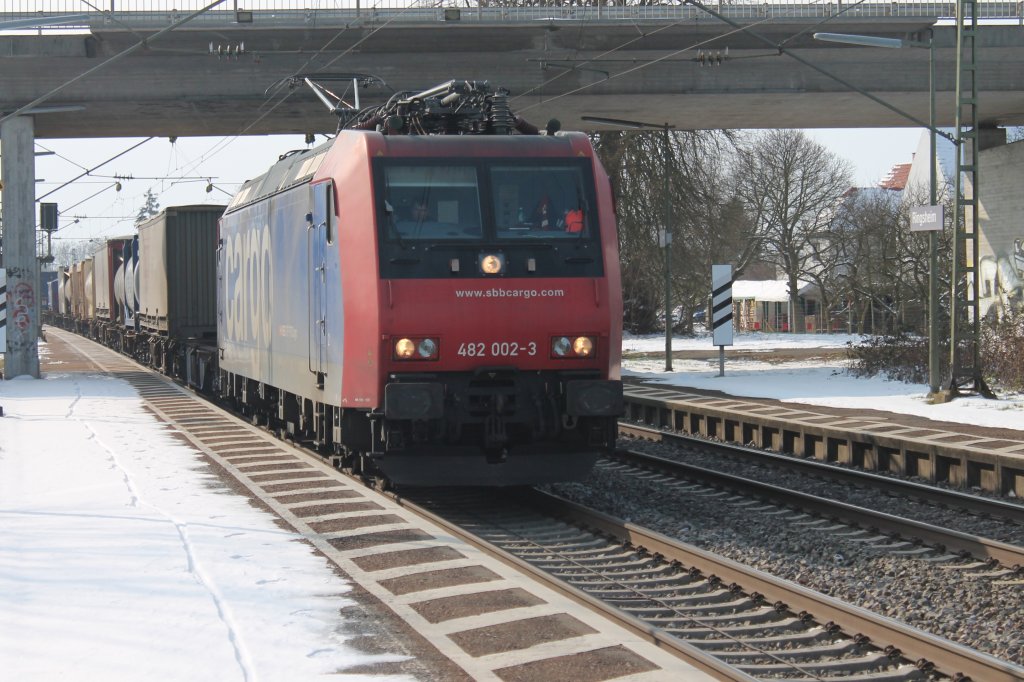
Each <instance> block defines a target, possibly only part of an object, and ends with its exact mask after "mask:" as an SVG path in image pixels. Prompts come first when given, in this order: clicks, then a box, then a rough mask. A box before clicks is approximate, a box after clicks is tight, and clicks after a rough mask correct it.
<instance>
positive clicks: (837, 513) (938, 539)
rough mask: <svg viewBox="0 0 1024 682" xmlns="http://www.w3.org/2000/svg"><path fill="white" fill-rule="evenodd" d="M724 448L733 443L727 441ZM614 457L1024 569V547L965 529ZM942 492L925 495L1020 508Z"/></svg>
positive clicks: (988, 508)
mask: <svg viewBox="0 0 1024 682" xmlns="http://www.w3.org/2000/svg"><path fill="white" fill-rule="evenodd" d="M723 449H731V448H729V446H723ZM778 459H779V458H776V460H775V461H776V462H778ZM790 459H791V458H790ZM613 460H614V461H618V462H621V463H623V464H625V465H627V466H633V467H637V468H639V469H642V470H646V471H657V472H659V473H663V474H666V475H668V476H671V477H673V478H676V479H685V480H691V481H699V482H701V483H702V484H705V485H710V486H712V487H714V488H717V489H724V490H730V491H733V492H735V493H737V494H741V495H744V496H747V497H749V498H751V499H752V500H757V501H763V502H768V503H770V504H771V505H773V508H774V505H778V506H781V507H784V508H789V509H794V510H799V511H803V512H806V513H808V514H812V515H814V516H816V517H817V518H819V519H821V520H822V521H823V522H827V521H842V522H843V523H845V524H848V525H851V526H855V527H858V528H861V529H863V530H864V531H865V532H870V533H875V534H876V537H878V538H879V539H881V540H884V541H887V542H891V541H892V539H893V538H899V539H902V540H910V541H912V542H914V543H915V544H925V545H930V546H931V547H933V548H935V550H936V551H937V553H939V554H942V553H943V552H950V553H952V554H953V555H961V556H962V555H970V556H972V557H975V558H977V559H980V560H982V561H985V562H993V563H998V564H999V565H1000V566H1003V567H1005V568H1007V569H1011V570H1013V571H1016V570H1019V569H1021V568H1024V547H1020V546H1018V545H1013V544H1009V543H1005V542H999V541H997V540H992V539H989V538H985V537H980V536H978V535H972V534H968V533H963V532H960V531H956V530H952V529H949V528H944V527H941V526H937V525H934V524H930V523H922V522H920V521H914V520H911V519H907V518H902V517H900V516H895V515H892V514H887V513H883V512H879V511H875V510H871V509H865V508H863V507H858V506H855V505H852V504H846V503H844V502H840V501H838V500H833V499H827V498H823V497H820V496H817V495H809V494H806V493H801V492H798V491H795V490H792V489H789V488H785V487H782V486H777V485H770V484H767V483H763V482H760V481H756V480H752V479H750V478H745V477H740V476H735V475H731V474H725V473H722V472H720V471H714V470H712V469H707V468H704V467H699V466H693V465H689V464H685V463H682V462H676V461H671V460H668V459H664V458H661V457H656V456H653V455H648V454H644V453H640V452H633V451H628V450H620V451H618V452H616V454H615V456H614V457H613ZM797 462H798V461H797ZM798 463H799V462H798ZM804 464H806V463H804ZM783 466H784V464H783ZM829 469H832V470H835V471H836V472H837V473H839V474H840V477H841V478H843V479H846V480H849V479H850V478H857V479H858V483H859V484H861V485H870V483H871V482H872V481H873V480H874V479H878V478H882V477H880V476H876V475H871V474H867V475H865V476H864V477H863V478H861V477H858V476H851V474H857V473H859V472H849V471H842V470H838V469H836V468H835V467H818V468H816V470H815V471H816V473H817V474H818V475H824V476H829V475H830V473H831V472H829V471H828V470H829ZM885 483H886V487H887V488H888V489H890V490H894V491H902V490H906V492H907V494H908V496H909V495H912V494H914V493H915V492H916V491H917V489H918V488H921V487H924V486H917V485H909V486H906V487H905V488H904V487H903V486H902V485H900V484H901V483H903V482H900V481H893V480H891V479H886V480H885ZM942 493H945V494H942V495H939V494H937V493H936V492H934V491H933V492H929V493H927V495H926V496H927V498H928V499H929V500H930V501H934V500H936V499H940V500H942V501H943V502H945V504H947V505H955V504H959V503H960V502H963V504H964V505H965V506H967V507H969V508H970V509H971V510H972V511H973V512H975V513H978V510H985V513H986V514H989V515H997V514H999V513H1000V512H1001V511H1002V510H1004V509H1005V508H1006V507H1008V506H1009V507H1010V508H1011V509H1014V510H1015V511H1020V508H1018V507H1015V506H1013V505H1006V504H1005V503H1002V502H1000V501H999V500H986V499H984V498H974V497H972V496H969V495H963V494H961V493H955V492H953V491H942ZM878 534H880V535H878ZM882 536H889V537H882ZM1007 573H1008V572H1007Z"/></svg>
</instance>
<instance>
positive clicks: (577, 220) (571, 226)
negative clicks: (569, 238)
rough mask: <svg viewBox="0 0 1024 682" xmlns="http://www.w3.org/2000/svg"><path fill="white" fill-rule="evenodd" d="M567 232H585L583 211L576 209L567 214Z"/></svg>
mask: <svg viewBox="0 0 1024 682" xmlns="http://www.w3.org/2000/svg"><path fill="white" fill-rule="evenodd" d="M565 231H566V232H575V233H580V232H583V209H581V208H574V209H572V210H571V211H566V212H565Z"/></svg>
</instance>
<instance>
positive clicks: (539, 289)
mask: <svg viewBox="0 0 1024 682" xmlns="http://www.w3.org/2000/svg"><path fill="white" fill-rule="evenodd" d="M371 128H372V129H371ZM516 128H518V129H519V130H521V131H526V132H527V133H530V132H536V129H532V130H531V128H530V127H529V126H528V125H526V124H523V123H522V122H521V121H520V120H519V119H518V118H517V117H515V116H513V115H512V114H511V113H510V112H509V111H508V108H507V105H506V104H505V99H504V93H502V92H501V91H497V92H496V91H493V90H491V89H490V88H489V87H487V86H486V84H479V83H462V84H459V83H454V82H453V83H449V84H445V85H444V86H441V87H439V88H435V89H433V90H430V91H427V92H425V93H418V94H414V93H405V94H404V95H401V96H396V97H395V98H392V101H391V102H390V103H389V104H388V105H386V106H385V107H382V108H380V109H378V110H375V111H372V112H369V113H366V114H364V115H362V116H361V117H357V118H354V119H353V120H352V121H350V122H349V127H347V128H345V127H343V128H342V129H341V130H340V131H339V133H338V135H337V136H336V137H335V138H334V139H333V140H331V141H330V142H328V143H326V144H324V145H322V146H320V147H317V148H314V149H311V150H307V151H302V152H296V153H293V154H291V155H287V156H285V157H283V158H282V159H281V160H280V161H279V162H278V163H277V164H276V165H275V166H273V167H272V168H271V169H270V170H269V171H268V172H267V173H266V174H265V175H263V176H261V177H259V178H256V179H255V180H252V181H250V182H248V183H246V184H245V185H244V186H243V187H242V189H241V190H240V191H239V193H238V194H237V195H236V196H235V197H234V198H233V199H232V201H231V203H230V205H229V206H228V208H227V210H226V212H225V214H224V216H223V218H222V220H221V229H220V239H219V252H218V253H219V255H218V292H217V301H218V348H219V369H220V389H221V392H222V394H223V395H225V396H226V397H228V398H230V399H232V400H233V401H235V402H236V403H237V404H238V405H239V406H240V407H241V409H243V410H244V411H246V412H248V413H250V414H251V415H252V416H253V418H254V419H255V420H257V421H262V420H265V421H266V422H267V423H268V424H269V425H271V426H272V427H275V428H279V429H281V430H282V431H284V432H287V433H290V434H292V435H294V436H295V437H298V438H304V439H310V440H313V441H314V442H315V443H316V444H317V445H318V446H320V448H321V449H322V450H323V451H324V452H326V453H329V454H331V455H334V456H337V457H339V458H340V462H341V463H342V464H343V465H344V466H346V467H351V468H353V469H356V470H361V471H363V472H365V473H368V474H373V475H378V476H380V477H381V478H383V479H387V480H389V481H391V482H394V483H398V484H409V485H522V484H532V483H541V482H550V481H559V480H571V479H578V478H581V477H583V476H584V475H586V473H587V472H588V471H589V470H590V468H591V467H592V465H593V463H594V461H595V459H596V458H597V456H598V455H599V454H600V453H602V452H604V451H607V450H608V449H610V448H612V447H613V446H614V443H615V436H616V418H617V417H618V416H619V415H620V414H621V411H622V384H621V381H620V380H619V364H620V346H621V338H620V337H621V328H622V326H621V322H622V298H621V287H620V279H619V258H618V244H617V237H616V232H615V221H614V215H613V207H612V199H611V191H610V186H609V182H608V178H607V176H606V174H605V172H604V170H603V169H602V168H601V165H600V163H599V162H598V160H597V158H596V156H595V155H594V151H593V148H592V147H591V145H590V143H589V140H588V139H587V137H586V136H585V135H583V134H580V133H556V132H554V131H551V134H547V135H544V134H515V131H516ZM429 133H440V134H429ZM453 133H454V134H453Z"/></svg>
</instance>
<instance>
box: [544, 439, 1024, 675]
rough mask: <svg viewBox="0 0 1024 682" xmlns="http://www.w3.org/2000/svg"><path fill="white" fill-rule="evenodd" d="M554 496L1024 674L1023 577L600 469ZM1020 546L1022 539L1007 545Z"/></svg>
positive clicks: (863, 496)
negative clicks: (907, 552)
mask: <svg viewBox="0 0 1024 682" xmlns="http://www.w3.org/2000/svg"><path fill="white" fill-rule="evenodd" d="M621 444H622V445H623V446H624V447H630V448H633V449H638V450H643V451H645V452H650V453H652V454H658V455H660V456H674V457H677V458H682V459H683V460H684V461H686V462H689V463H693V464H697V465H699V466H708V467H709V468H717V469H720V470H723V471H728V472H729V473H736V474H738V475H747V476H750V475H752V472H751V469H750V465H743V464H729V465H728V466H725V465H723V466H715V467H712V466H711V465H712V464H713V463H715V462H716V461H717V462H718V463H721V458H720V457H713V456H701V455H695V454H693V453H692V452H680V451H679V450H678V449H677V448H675V447H674V446H668V445H664V444H657V443H640V442H637V441H631V440H630V441H624V442H622V443H621ZM756 476H757V477H758V478H759V479H760V480H764V481H766V482H777V483H779V484H784V485H787V487H794V488H796V489H799V490H802V491H805V492H809V493H822V492H824V491H825V489H826V488H827V489H828V491H829V492H830V493H832V495H831V496H832V497H837V498H838V499H842V500H843V501H845V502H849V503H851V504H858V505H861V506H866V507H870V508H872V509H878V510H881V511H887V512H889V513H896V514H900V515H909V511H908V504H907V502H906V501H905V500H900V499H896V498H892V497H890V496H888V495H885V494H881V493H872V492H871V491H863V490H856V492H855V493H851V496H850V497H849V498H847V497H845V495H842V496H837V495H835V494H834V493H836V485H835V484H833V483H826V482H824V481H820V480H817V481H816V480H814V479H812V478H806V477H798V476H796V475H793V474H792V473H788V472H787V473H785V474H781V475H780V474H775V473H774V472H772V471H771V470H769V469H767V468H766V467H759V468H758V470H757V473H756ZM773 478H778V479H780V480H778V481H773V480H772V479H773ZM781 479H784V480H781ZM801 479H802V480H801ZM843 488H845V486H843ZM551 490H552V491H553V492H555V493H557V494H560V495H563V496H565V497H567V498H569V499H572V500H575V501H578V502H580V503H582V504H586V505H588V506H591V507H594V508H596V509H600V510H602V511H604V512H606V513H609V514H612V515H615V516H617V517H620V518H623V519H626V520H629V521H632V522H634V523H637V524H639V525H643V526H645V527H648V528H651V529H654V530H657V531H659V532H661V533H664V534H666V535H669V536H671V537H675V538H678V539H679V540H681V541H683V542H687V543H690V544H693V545H696V546H698V547H701V548H703V549H706V550H709V551H712V552H715V553H718V554H722V555H724V556H727V557H729V558H731V559H734V560H736V561H739V562H742V563H744V564H747V565H750V566H754V567H757V568H759V569H761V570H763V571H766V572H768V573H771V574H772V575H776V576H779V577H782V578H786V579H788V580H792V581H794V582H796V583H799V584H801V585H803V586H805V587H808V588H811V589H814V590H817V591H819V592H822V593H824V594H828V595H830V596H832V597H835V598H838V599H842V600H844V601H847V602H851V603H854V604H857V605H859V606H862V607H864V608H866V609H869V610H871V611H874V612H877V613H881V614H884V615H886V616H888V617H890V618H894V619H896V620H900V621H902V622H904V623H907V624H909V625H912V626H914V627H917V628H921V629H922V630H926V631H928V632H932V633H935V634H938V635H941V636H943V637H947V638H949V639H951V640H954V641H956V642H959V643H961V644H964V645H966V646H970V647H973V648H976V649H979V650H981V651H984V652H986V653H989V654H991V655H993V656H996V657H998V658H1000V659H1003V660H1006V661H1010V662H1012V663H1015V664H1018V665H1024V576H1011V577H1009V578H1007V577H1003V578H992V577H979V576H977V575H976V573H977V572H978V571H979V569H974V570H971V569H964V568H963V567H964V566H968V565H970V564H971V563H972V562H970V561H968V560H952V561H944V562H939V563H936V562H929V561H927V560H926V558H927V557H929V556H930V557H934V556H935V554H934V553H929V554H925V555H923V556H919V557H912V556H901V555H898V554H894V553H893V552H892V551H891V550H883V549H878V548H872V547H871V546H869V545H867V544H865V543H863V542H857V541H855V540H854V539H852V538H843V537H839V536H838V535H839V534H841V533H844V532H849V531H836V532H828V531H821V530H814V529H813V528H809V527H808V526H806V525H800V522H799V521H791V520H787V517H791V516H792V515H791V514H781V515H780V514H770V513H759V512H751V511H749V510H746V509H743V508H740V507H735V506H731V505H730V504H729V503H728V502H726V501H725V500H724V499H723V498H721V497H710V496H708V495H701V494H699V493H682V494H681V493H680V491H678V490H673V489H672V488H670V487H666V486H664V485H662V484H657V483H651V482H648V481H643V480H640V479H638V478H637V477H634V476H630V475H627V474H623V473H617V472H615V471H611V470H606V469H601V468H599V469H597V470H595V472H594V473H593V474H592V475H591V476H590V478H589V479H587V480H586V481H585V482H583V483H574V484H560V485H557V486H552V487H551ZM911 506H913V507H914V508H915V514H914V515H913V516H911V518H918V519H920V520H925V521H929V522H932V523H939V524H943V525H948V524H950V523H952V522H954V521H955V522H956V523H957V525H953V526H952V527H955V528H958V529H961V530H965V532H977V533H980V534H985V535H988V534H989V532H991V533H992V534H993V536H994V537H996V538H997V539H1001V540H1003V541H1006V542H1015V543H1020V542H1021V539H1020V538H1021V536H1022V534H1024V533H1022V529H1021V528H1019V527H1016V528H1009V529H1008V528H1007V527H1006V525H1005V524H1000V523H998V522H996V521H992V520H985V519H977V518H974V517H968V516H965V515H962V514H959V515H958V514H957V513H955V512H949V511H946V510H941V509H936V508H934V507H930V506H929V505H917V504H914V505H911ZM960 524H964V525H960ZM983 528H984V529H987V530H985V531H983V530H981V529H983ZM996 533H1005V534H1006V535H996ZM1013 537H1015V538H1017V539H1016V540H1012V539H1008V538H1013ZM889 544H892V543H889ZM899 549H913V548H912V547H901V548H899ZM956 566H959V567H961V568H955V567H956ZM981 572H984V571H981Z"/></svg>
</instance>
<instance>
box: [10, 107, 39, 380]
mask: <svg viewBox="0 0 1024 682" xmlns="http://www.w3.org/2000/svg"><path fill="white" fill-rule="evenodd" d="M34 141H35V125H34V121H33V120H32V117H31V116H16V117H14V118H11V119H8V120H6V121H4V122H3V123H0V177H2V178H3V195H2V196H3V207H4V214H3V263H2V266H3V267H4V268H5V269H6V270H7V303H8V305H7V325H6V326H7V349H6V355H5V356H4V363H5V367H4V376H5V378H7V379H12V378H14V377H17V376H23V375H26V374H27V375H30V376H32V377H34V378H36V379H38V378H39V347H38V345H37V339H38V338H39V294H40V292H39V261H38V260H37V259H36V221H35V198H36V170H35V155H34V153H33V149H32V148H33V143H34Z"/></svg>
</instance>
